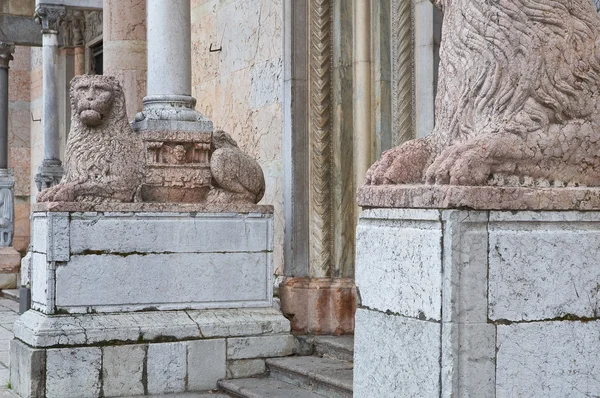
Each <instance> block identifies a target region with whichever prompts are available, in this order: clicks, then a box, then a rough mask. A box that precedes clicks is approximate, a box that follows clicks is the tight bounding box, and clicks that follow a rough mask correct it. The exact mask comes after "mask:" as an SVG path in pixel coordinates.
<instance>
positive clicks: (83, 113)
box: [73, 79, 115, 127]
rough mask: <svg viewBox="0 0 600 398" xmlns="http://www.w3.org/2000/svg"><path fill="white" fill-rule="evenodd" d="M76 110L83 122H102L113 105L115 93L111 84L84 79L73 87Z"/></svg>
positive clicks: (93, 124) (92, 124) (91, 124)
mask: <svg viewBox="0 0 600 398" xmlns="http://www.w3.org/2000/svg"><path fill="white" fill-rule="evenodd" d="M73 95H74V100H75V110H76V112H77V114H78V115H79V119H80V120H81V122H82V123H83V124H85V125H86V126H89V127H96V126H99V125H100V124H102V122H103V121H104V120H105V118H106V117H107V116H109V115H110V111H111V109H112V106H113V102H114V97H115V93H114V90H113V88H112V87H111V85H109V84H107V83H105V82H103V81H101V80H94V79H82V80H81V81H79V82H77V83H76V84H75V86H74V87H73Z"/></svg>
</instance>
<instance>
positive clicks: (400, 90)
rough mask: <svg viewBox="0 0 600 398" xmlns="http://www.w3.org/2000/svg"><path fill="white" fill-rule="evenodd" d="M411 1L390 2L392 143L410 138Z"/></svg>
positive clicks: (395, 0) (411, 133)
mask: <svg viewBox="0 0 600 398" xmlns="http://www.w3.org/2000/svg"><path fill="white" fill-rule="evenodd" d="M412 7H413V6H412V1H408V0H392V43H391V47H392V144H393V145H399V144H401V143H403V142H405V141H408V140H410V139H412V138H413V134H414V123H413V108H414V107H413V104H414V101H413V95H414V92H413V91H414V89H413V87H414V82H413V77H414V73H413V29H412V27H413V21H412V19H413V18H412V17H413V12H412Z"/></svg>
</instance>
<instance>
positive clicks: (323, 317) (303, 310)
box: [279, 278, 356, 335]
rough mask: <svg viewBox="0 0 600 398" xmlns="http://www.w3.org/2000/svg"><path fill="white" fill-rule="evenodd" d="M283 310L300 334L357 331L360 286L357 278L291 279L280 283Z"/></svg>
mask: <svg viewBox="0 0 600 398" xmlns="http://www.w3.org/2000/svg"><path fill="white" fill-rule="evenodd" d="M279 295H280V298H281V310H282V311H283V313H284V314H285V315H286V316H287V317H288V319H290V321H291V322H292V330H293V331H294V333H297V334H306V333H311V334H335V335H340V334H346V333H353V331H354V312H355V311H356V287H355V285H354V280H353V279H329V278H287V279H286V280H284V281H283V282H282V283H281V284H280V286H279Z"/></svg>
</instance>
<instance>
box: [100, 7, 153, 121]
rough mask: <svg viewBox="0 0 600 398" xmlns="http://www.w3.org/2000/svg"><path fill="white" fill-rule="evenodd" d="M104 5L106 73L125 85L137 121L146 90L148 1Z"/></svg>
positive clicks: (129, 109)
mask: <svg viewBox="0 0 600 398" xmlns="http://www.w3.org/2000/svg"><path fill="white" fill-rule="evenodd" d="M103 6H104V7H103V13H104V17H103V37H102V43H103V44H102V46H103V49H104V74H105V75H111V76H114V77H116V78H117V79H118V80H119V82H120V83H121V86H123V91H124V93H125V101H126V103H127V116H128V118H129V120H133V119H134V118H135V115H136V113H138V112H139V111H141V110H142V99H143V97H144V95H145V93H146V63H147V57H146V2H145V1H139V0H126V1H123V0H104V2H103Z"/></svg>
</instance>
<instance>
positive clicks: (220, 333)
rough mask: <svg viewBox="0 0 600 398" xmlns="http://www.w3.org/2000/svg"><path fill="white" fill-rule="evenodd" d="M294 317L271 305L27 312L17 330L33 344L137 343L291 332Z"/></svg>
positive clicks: (16, 327) (19, 321)
mask: <svg viewBox="0 0 600 398" xmlns="http://www.w3.org/2000/svg"><path fill="white" fill-rule="evenodd" d="M289 331H290V322H289V321H288V320H287V319H285V318H284V317H283V315H281V313H280V312H279V311H276V310H275V309H273V308H246V309H217V310H190V311H145V312H133V313H121V314H117V313H112V314H85V315H58V316H56V315H55V316H48V315H44V314H42V313H40V312H38V311H27V312H25V313H24V314H23V315H22V316H21V317H20V318H19V320H18V321H17V322H16V323H15V327H14V334H15V337H16V338H18V339H19V340H22V341H24V342H25V343H27V344H29V345H31V346H34V347H53V346H57V345H61V346H63V345H91V344H97V343H101V342H105V341H112V342H122V343H135V342H138V341H139V340H140V339H142V340H143V341H145V342H151V341H155V340H160V339H164V338H165V337H168V338H171V339H176V340H185V339H189V338H192V339H197V338H199V337H204V338H214V337H224V336H225V337H242V336H262V335H269V334H283V333H289Z"/></svg>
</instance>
